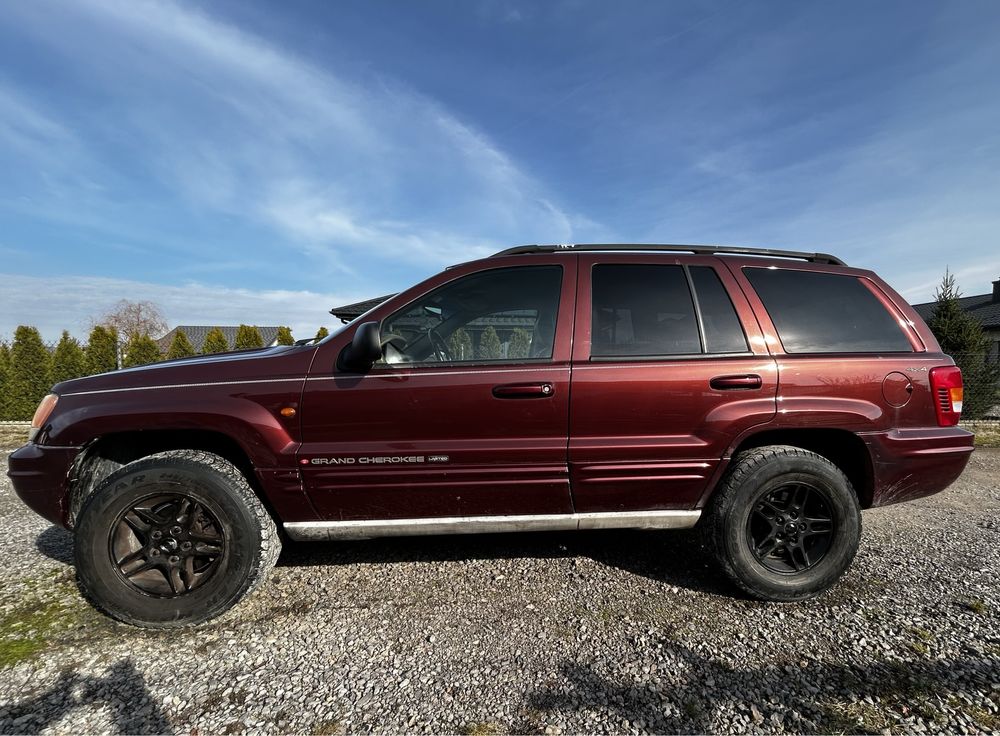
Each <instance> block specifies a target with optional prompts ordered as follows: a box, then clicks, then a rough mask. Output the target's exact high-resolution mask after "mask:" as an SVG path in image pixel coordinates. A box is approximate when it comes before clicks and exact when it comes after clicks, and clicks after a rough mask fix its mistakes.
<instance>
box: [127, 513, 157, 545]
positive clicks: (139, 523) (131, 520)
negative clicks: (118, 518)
mask: <svg viewBox="0 0 1000 736" xmlns="http://www.w3.org/2000/svg"><path fill="white" fill-rule="evenodd" d="M122 521H124V522H125V523H126V524H128V527H129V529H131V530H132V531H133V532H135V534H136V536H138V537H139V539H140V540H142V541H143V542H145V541H146V535H147V534H149V530H150V526H151V525H150V524H147V523H146V522H145V521H143V519H142V518H141V517H140V516H139V515H138V514H136V512H135V509H132V510H131V511H129V512H128V513H127V514H125V516H124V517H122Z"/></svg>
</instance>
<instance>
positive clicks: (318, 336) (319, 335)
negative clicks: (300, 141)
mask: <svg viewBox="0 0 1000 736" xmlns="http://www.w3.org/2000/svg"><path fill="white" fill-rule="evenodd" d="M329 334H330V331H329V330H328V329H326V327H320V328H319V329H318V330H316V337H315V338H314V339H315V340H316V342H319V341H320V340H322V339H323V338H324V337H326V336H327V335H329Z"/></svg>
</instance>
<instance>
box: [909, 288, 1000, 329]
mask: <svg viewBox="0 0 1000 736" xmlns="http://www.w3.org/2000/svg"><path fill="white" fill-rule="evenodd" d="M936 306H937V302H924V303H923V304H914V305H913V308H914V309H916V310H917V314H919V315H920V316H921V317H922V318H923V319H924V320H925V321H926V320H928V319H930V318H931V315H932V314H934V307H936ZM958 306H960V307H961V308H962V310H963V311H964V312H967V313H968V314H971V315H972V316H973V317H975V318H976V319H977V320H979V323H980V324H981V325H982V326H983V327H987V328H1000V302H997V301H994V300H993V294H976V295H975V296H963V297H962V298H960V299H959V300H958Z"/></svg>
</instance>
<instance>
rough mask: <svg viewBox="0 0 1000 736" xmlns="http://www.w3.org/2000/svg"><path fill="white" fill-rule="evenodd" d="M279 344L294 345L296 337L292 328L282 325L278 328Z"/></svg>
mask: <svg viewBox="0 0 1000 736" xmlns="http://www.w3.org/2000/svg"><path fill="white" fill-rule="evenodd" d="M278 344H279V345H294V344H295V338H294V337H292V328H291V327H285V326H281V327H279V328H278Z"/></svg>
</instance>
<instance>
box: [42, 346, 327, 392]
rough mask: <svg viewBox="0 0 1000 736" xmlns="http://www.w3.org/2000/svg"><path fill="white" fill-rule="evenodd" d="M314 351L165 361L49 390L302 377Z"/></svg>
mask: <svg viewBox="0 0 1000 736" xmlns="http://www.w3.org/2000/svg"><path fill="white" fill-rule="evenodd" d="M315 352H316V346H315V345H278V346H276V347H273V348H262V349H260V350H240V351H237V352H230V353H217V354H214V355H195V356H192V357H190V358H179V359H177V360H165V361H162V362H160V363H151V364H150V365H143V366H139V367H137V368H125V369H122V370H118V371H111V372H110V373H100V374H98V375H96V376H87V377H85V378H75V379H73V380H71V381H63V382H62V383H58V384H56V385H55V386H54V387H53V389H52V391H53V393H56V394H59V395H64V394H75V393H81V392H85V391H104V390H109V389H123V388H135V387H140V386H174V385H184V384H191V383H222V382H228V381H248V380H255V379H256V380H260V379H267V378H289V377H297V376H305V374H306V373H307V372H308V370H309V364H310V363H311V362H312V357H313V354H314V353H315Z"/></svg>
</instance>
